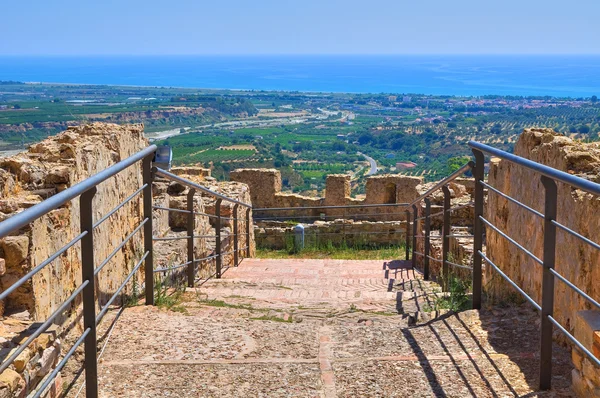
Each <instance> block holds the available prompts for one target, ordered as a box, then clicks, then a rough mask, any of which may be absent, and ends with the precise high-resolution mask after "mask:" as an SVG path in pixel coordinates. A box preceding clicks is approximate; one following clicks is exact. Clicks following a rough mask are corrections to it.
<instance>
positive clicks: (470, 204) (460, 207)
mask: <svg viewBox="0 0 600 398" xmlns="http://www.w3.org/2000/svg"><path fill="white" fill-rule="evenodd" d="M473 205H475V202H469V203H465V204H464V205H460V206H455V207H451V208H449V209H448V213H452V212H453V211H456V210H460V209H464V208H466V207H471V206H473Z"/></svg>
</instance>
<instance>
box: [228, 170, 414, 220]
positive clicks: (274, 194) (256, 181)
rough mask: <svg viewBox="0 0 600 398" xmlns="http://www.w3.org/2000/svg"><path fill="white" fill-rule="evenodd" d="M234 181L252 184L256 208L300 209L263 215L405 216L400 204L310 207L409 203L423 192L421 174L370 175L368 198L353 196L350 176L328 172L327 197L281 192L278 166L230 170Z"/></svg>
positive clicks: (261, 214)
mask: <svg viewBox="0 0 600 398" xmlns="http://www.w3.org/2000/svg"><path fill="white" fill-rule="evenodd" d="M229 178H230V179H231V181H239V182H243V183H245V184H247V185H248V186H249V187H250V196H251V197H252V203H253V204H254V207H255V208H274V207H296V208H299V210H297V211H296V210H293V211H292V210H290V211H261V212H260V215H259V217H282V216H286V217H292V216H314V217H316V216H319V215H321V214H326V215H327V216H331V217H337V216H343V215H350V214H357V215H360V216H362V217H361V219H364V220H371V221H386V220H390V221H393V220H404V219H405V213H404V211H405V209H403V208H400V207H395V206H394V207H376V208H362V209H346V210H344V209H314V210H310V209H306V210H301V208H305V207H316V206H351V205H362V204H394V203H407V202H411V201H412V200H414V199H416V198H417V197H418V196H419V193H418V186H419V185H420V184H422V182H423V179H422V178H421V177H409V176H400V175H382V176H372V177H368V178H367V183H366V196H365V199H363V200H360V199H355V198H352V197H351V196H350V192H351V189H350V182H351V179H350V176H349V175H345V174H332V175H328V176H327V180H326V189H325V197H308V196H302V195H295V194H288V193H283V192H281V173H280V172H279V170H275V169H238V170H234V171H232V172H231V173H230V174H229Z"/></svg>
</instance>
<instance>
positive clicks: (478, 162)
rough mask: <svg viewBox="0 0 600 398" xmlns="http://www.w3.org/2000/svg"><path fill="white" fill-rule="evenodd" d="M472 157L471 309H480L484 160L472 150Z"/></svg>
mask: <svg viewBox="0 0 600 398" xmlns="http://www.w3.org/2000/svg"><path fill="white" fill-rule="evenodd" d="M473 155H474V156H475V169H474V170H473V177H474V178H475V208H474V213H475V216H474V220H473V236H474V238H473V309H476V310H479V309H481V295H482V291H481V290H482V282H481V280H482V267H481V262H482V259H481V256H480V255H479V252H480V251H481V250H482V247H483V221H481V217H483V185H482V184H481V181H483V174H484V167H485V159H484V156H483V152H481V151H478V150H476V149H473Z"/></svg>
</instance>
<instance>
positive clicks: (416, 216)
mask: <svg viewBox="0 0 600 398" xmlns="http://www.w3.org/2000/svg"><path fill="white" fill-rule="evenodd" d="M412 208H413V215H414V217H413V244H412V267H413V270H414V269H415V268H417V256H415V251H416V250H417V218H418V216H419V211H418V209H417V206H416V205H413V206H412Z"/></svg>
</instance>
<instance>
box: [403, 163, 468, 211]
mask: <svg viewBox="0 0 600 398" xmlns="http://www.w3.org/2000/svg"><path fill="white" fill-rule="evenodd" d="M474 167H475V163H473V162H472V161H471V162H469V163H467V164H465V165H463V166H462V167H461V168H460V169H458V170H456V171H455V172H454V173H452V174H450V175H449V176H448V177H446V178H444V179H443V180H442V181H438V182H437V183H436V184H435V185H434V186H433V187H431V188H429V189H428V190H427V192H425V193H424V194H422V195H421V196H419V197H418V198H417V199H415V200H413V201H412V202H411V203H409V204H408V205H406V207H411V206H412V205H416V204H417V203H419V202H421V201H422V200H423V199H425V198H426V197H428V196H430V195H431V194H432V193H434V192H435V191H437V190H438V189H440V188H441V187H443V186H444V185H446V184H448V183H449V182H452V181H454V180H456V179H457V178H458V177H460V176H461V175H462V174H464V173H465V172H466V171H467V170H471V169H473V168H474Z"/></svg>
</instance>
